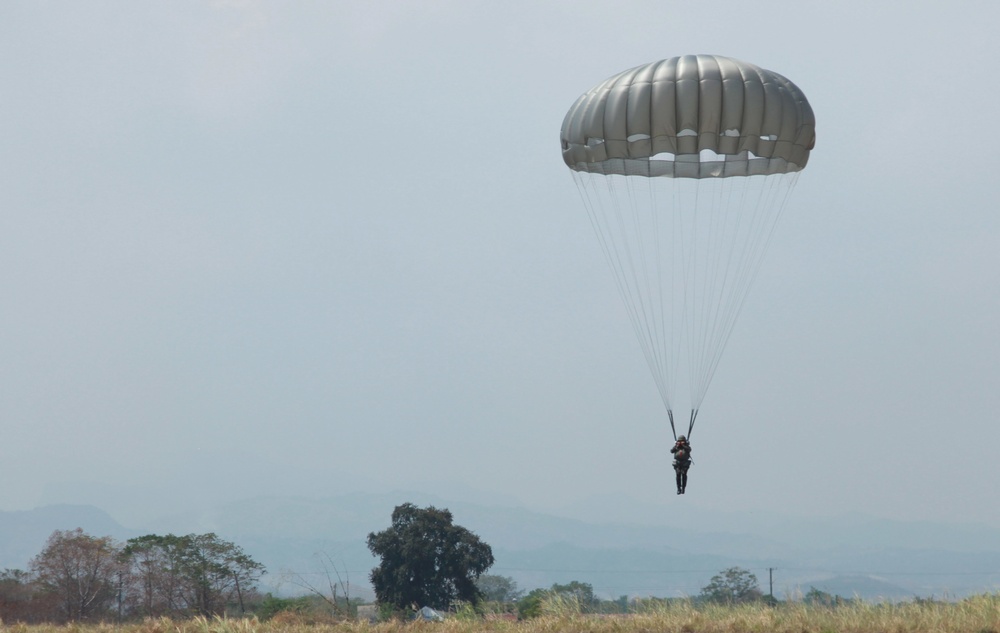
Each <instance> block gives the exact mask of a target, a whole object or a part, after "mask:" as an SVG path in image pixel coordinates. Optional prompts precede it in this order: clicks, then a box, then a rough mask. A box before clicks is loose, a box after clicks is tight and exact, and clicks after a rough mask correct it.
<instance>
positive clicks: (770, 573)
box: [767, 567, 774, 604]
mask: <svg viewBox="0 0 1000 633" xmlns="http://www.w3.org/2000/svg"><path fill="white" fill-rule="evenodd" d="M767 585H768V593H769V594H770V596H771V604H774V567H768V568H767Z"/></svg>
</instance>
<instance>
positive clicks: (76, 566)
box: [30, 528, 124, 620]
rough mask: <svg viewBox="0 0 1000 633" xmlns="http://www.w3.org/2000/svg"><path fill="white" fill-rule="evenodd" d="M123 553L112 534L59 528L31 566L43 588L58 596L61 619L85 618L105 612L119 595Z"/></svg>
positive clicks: (33, 559)
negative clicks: (100, 534) (92, 533)
mask: <svg viewBox="0 0 1000 633" xmlns="http://www.w3.org/2000/svg"><path fill="white" fill-rule="evenodd" d="M120 554H121V548H120V547H119V545H118V544H117V543H115V542H114V541H113V540H112V539H111V537H109V536H103V537H100V538H98V537H94V536H90V535H89V534H86V533H84V531H83V530H82V529H80V528H77V529H75V530H71V531H65V532H64V531H62V530H56V531H55V532H53V533H52V535H51V536H49V539H48V541H46V543H45V548H44V549H43V550H42V551H41V553H39V554H38V555H37V556H35V557H34V558H32V559H31V563H30V569H31V573H32V575H33V577H34V579H35V582H37V583H38V585H39V587H40V588H41V589H42V591H44V592H46V593H49V594H51V595H52V596H53V597H54V598H55V600H56V602H57V604H58V605H59V606H58V609H59V612H60V615H61V616H62V618H64V619H66V620H86V619H91V618H97V617H100V616H103V615H105V613H106V611H107V609H108V607H109V606H110V605H111V604H112V602H113V600H114V599H115V598H116V597H117V596H118V592H119V588H120V584H121V581H122V577H123V573H124V570H123V568H122V566H121V564H120V562H119V556H120Z"/></svg>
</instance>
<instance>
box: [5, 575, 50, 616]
mask: <svg viewBox="0 0 1000 633" xmlns="http://www.w3.org/2000/svg"><path fill="white" fill-rule="evenodd" d="M46 598H48V600H47V601H46ZM51 602H52V600H51V596H46V595H44V594H43V593H42V592H41V591H39V589H38V585H37V583H35V582H33V581H32V579H31V575H30V574H29V573H28V572H26V571H23V570H20V569H4V570H3V571H0V622H42V621H44V619H45V617H46V616H47V615H51V614H52V611H53V609H52V604H51Z"/></svg>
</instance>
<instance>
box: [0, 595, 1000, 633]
mask: <svg viewBox="0 0 1000 633" xmlns="http://www.w3.org/2000/svg"><path fill="white" fill-rule="evenodd" d="M543 612H544V615H543V616H542V617H539V618H534V619H531V620H523V621H519V622H516V621H502V620H500V621H485V620H477V619H470V618H450V619H448V620H446V621H445V622H412V621H406V622H404V621H392V622H381V623H377V624H369V623H367V622H356V621H340V622H335V621H330V622H315V621H307V620H305V619H303V618H302V617H300V616H297V615H294V614H291V613H284V614H279V615H278V616H277V617H275V618H274V619H272V620H268V621H266V622H262V621H259V620H257V619H255V618H250V619H226V618H215V619H207V618H195V619H193V620H183V621H181V620H178V621H174V620H169V619H166V618H161V619H151V620H146V621H144V622H136V623H129V624H124V625H121V626H116V625H114V624H70V625H64V626H57V625H24V624H16V623H10V624H4V623H0V631H2V633H1000V594H993V595H983V596H977V597H973V598H968V599H966V600H963V601H961V602H954V603H950V602H918V603H905V604H871V603H852V604H850V605H843V606H838V607H834V608H831V607H823V606H813V605H807V604H802V603H789V604H781V605H778V606H777V607H767V606H764V605H742V606H733V607H725V606H712V605H701V606H697V607H695V606H694V605H693V604H691V603H690V602H679V603H671V604H667V605H660V606H656V607H651V608H648V609H646V610H644V611H642V612H640V613H634V614H629V615H615V616H597V615H587V614H582V613H580V609H579V605H577V604H575V603H574V602H573V601H572V600H561V601H551V602H549V603H548V604H546V605H544V608H543Z"/></svg>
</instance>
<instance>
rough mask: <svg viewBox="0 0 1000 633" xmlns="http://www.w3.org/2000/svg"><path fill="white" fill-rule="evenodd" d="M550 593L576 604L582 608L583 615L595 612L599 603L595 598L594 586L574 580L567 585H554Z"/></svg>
mask: <svg viewBox="0 0 1000 633" xmlns="http://www.w3.org/2000/svg"><path fill="white" fill-rule="evenodd" d="M549 592H550V593H551V594H553V595H555V596H559V597H561V598H564V599H569V600H572V601H574V602H576V604H577V606H579V607H580V612H581V613H588V612H591V611H593V610H594V607H595V606H596V605H597V603H598V602H599V601H598V599H597V597H596V596H594V586H593V585H591V584H590V583H589V582H580V581H579V580H574V581H572V582H569V583H567V584H565V585H560V584H559V583H556V584H554V585H552V589H550V590H549Z"/></svg>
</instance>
